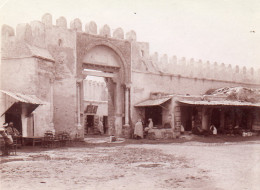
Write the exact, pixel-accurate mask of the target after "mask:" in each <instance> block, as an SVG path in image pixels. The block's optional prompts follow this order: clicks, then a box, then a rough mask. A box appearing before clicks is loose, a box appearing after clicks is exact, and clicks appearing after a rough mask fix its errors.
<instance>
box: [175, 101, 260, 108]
mask: <svg viewBox="0 0 260 190" xmlns="http://www.w3.org/2000/svg"><path fill="white" fill-rule="evenodd" d="M179 102H181V103H184V104H189V105H206V106H245V107H260V103H251V102H240V101H230V100H222V101H191V100H179Z"/></svg>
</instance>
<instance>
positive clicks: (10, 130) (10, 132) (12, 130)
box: [5, 122, 21, 137]
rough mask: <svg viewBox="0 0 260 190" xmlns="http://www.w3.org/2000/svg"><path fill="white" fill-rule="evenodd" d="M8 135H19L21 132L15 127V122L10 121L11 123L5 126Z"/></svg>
mask: <svg viewBox="0 0 260 190" xmlns="http://www.w3.org/2000/svg"><path fill="white" fill-rule="evenodd" d="M5 130H6V133H7V135H12V137H19V136H21V135H20V132H19V131H18V130H17V129H16V128H15V127H14V123H13V122H10V123H9V125H8V126H7V127H6V128H5Z"/></svg>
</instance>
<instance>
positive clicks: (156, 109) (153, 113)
mask: <svg viewBox="0 0 260 190" xmlns="http://www.w3.org/2000/svg"><path fill="white" fill-rule="evenodd" d="M149 118H151V119H152V120H153V125H154V126H155V127H158V128H161V127H162V107H160V106H149V107H145V121H144V122H145V125H148V119H149Z"/></svg>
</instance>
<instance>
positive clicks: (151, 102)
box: [135, 97, 171, 107]
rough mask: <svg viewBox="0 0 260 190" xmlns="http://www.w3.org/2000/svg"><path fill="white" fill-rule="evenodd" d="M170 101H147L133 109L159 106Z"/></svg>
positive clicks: (163, 99)
mask: <svg viewBox="0 0 260 190" xmlns="http://www.w3.org/2000/svg"><path fill="white" fill-rule="evenodd" d="M170 99H171V97H167V98H160V99H154V100H152V99H149V100H145V101H143V102H141V103H138V104H136V105H135V107H147V106H159V105H161V104H163V103H164V102H166V101H168V100H170Z"/></svg>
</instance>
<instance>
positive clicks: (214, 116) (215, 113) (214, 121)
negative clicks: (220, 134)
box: [210, 108, 221, 129]
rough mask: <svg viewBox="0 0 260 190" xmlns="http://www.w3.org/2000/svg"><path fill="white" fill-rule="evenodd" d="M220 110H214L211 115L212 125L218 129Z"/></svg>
mask: <svg viewBox="0 0 260 190" xmlns="http://www.w3.org/2000/svg"><path fill="white" fill-rule="evenodd" d="M220 112H221V109H220V108H214V109H213V110H212V113H211V123H210V124H211V125H214V126H215V127H216V128H217V129H219V127H220Z"/></svg>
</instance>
